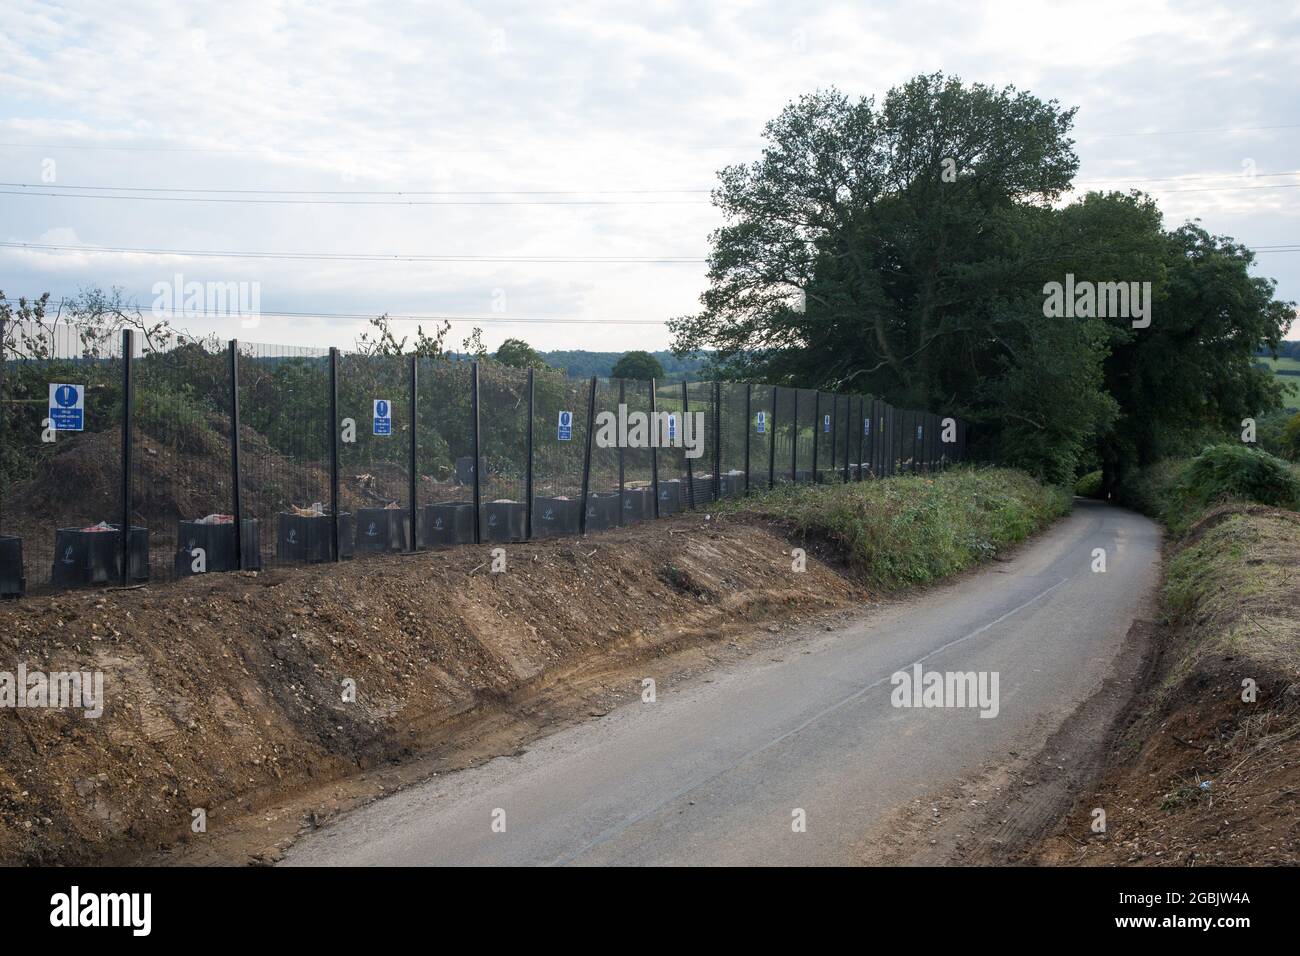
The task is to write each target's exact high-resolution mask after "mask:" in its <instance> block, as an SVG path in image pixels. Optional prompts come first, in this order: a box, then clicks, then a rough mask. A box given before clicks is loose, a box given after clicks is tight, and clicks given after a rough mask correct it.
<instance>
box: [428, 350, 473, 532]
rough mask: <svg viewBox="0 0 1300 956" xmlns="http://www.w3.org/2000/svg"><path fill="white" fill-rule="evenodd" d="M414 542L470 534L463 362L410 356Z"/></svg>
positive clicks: (469, 421)
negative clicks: (413, 380)
mask: <svg viewBox="0 0 1300 956" xmlns="http://www.w3.org/2000/svg"><path fill="white" fill-rule="evenodd" d="M416 380H417V382H418V384H419V389H418V392H417V395H416V442H415V471H416V475H417V482H416V502H417V511H418V515H417V521H416V546H417V547H420V548H435V547H442V546H447V545H453V544H469V543H471V542H473V540H474V528H475V512H474V474H475V469H476V465H475V461H474V429H473V417H472V411H473V409H472V397H473V371H472V368H471V366H470V363H468V362H450V361H447V360H446V359H441V358H430V357H424V356H422V357H421V358H419V359H418V360H417V362H416Z"/></svg>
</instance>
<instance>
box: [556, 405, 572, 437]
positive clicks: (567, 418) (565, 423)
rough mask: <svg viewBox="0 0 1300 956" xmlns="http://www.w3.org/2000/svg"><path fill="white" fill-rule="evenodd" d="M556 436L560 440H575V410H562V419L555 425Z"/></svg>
mask: <svg viewBox="0 0 1300 956" xmlns="http://www.w3.org/2000/svg"><path fill="white" fill-rule="evenodd" d="M555 437H556V438H558V439H559V440H560V441H572V440H573V412H560V421H559V424H558V425H556V427H555Z"/></svg>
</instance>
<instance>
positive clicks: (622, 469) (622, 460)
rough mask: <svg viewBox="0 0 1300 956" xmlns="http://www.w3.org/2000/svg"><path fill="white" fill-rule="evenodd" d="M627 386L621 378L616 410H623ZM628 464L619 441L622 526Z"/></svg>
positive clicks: (619, 510) (620, 522)
mask: <svg viewBox="0 0 1300 956" xmlns="http://www.w3.org/2000/svg"><path fill="white" fill-rule="evenodd" d="M626 388H627V386H626V384H625V383H624V381H623V380H622V379H621V378H620V379H619V380H618V405H619V407H618V408H617V409H616V411H619V412H621V411H622V410H623V405H624V404H625V403H626V402H627V392H626ZM617 434H618V432H617V428H616V429H615V435H617ZM615 440H616V441H617V438H616V439H615ZM626 465H627V458H626V455H625V454H624V448H623V443H622V442H621V441H620V442H619V443H618V525H619V527H620V528H621V527H622V526H623V509H624V508H625V507H626V504H625V502H624V500H623V499H624V497H625V496H626V494H627V492H626V491H625V490H624V487H623V479H624V476H625V475H626V473H627V472H626Z"/></svg>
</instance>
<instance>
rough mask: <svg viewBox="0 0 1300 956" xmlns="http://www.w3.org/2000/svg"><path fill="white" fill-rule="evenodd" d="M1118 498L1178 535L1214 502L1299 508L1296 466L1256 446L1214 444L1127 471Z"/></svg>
mask: <svg viewBox="0 0 1300 956" xmlns="http://www.w3.org/2000/svg"><path fill="white" fill-rule="evenodd" d="M1120 500H1121V501H1122V502H1123V503H1124V504H1126V505H1128V506H1130V507H1133V508H1136V509H1138V510H1139V511H1142V512H1144V513H1146V514H1149V515H1151V516H1152V517H1153V518H1156V519H1158V520H1159V521H1161V522H1162V523H1163V524H1165V525H1166V526H1167V527H1168V528H1169V529H1170V530H1171V531H1172V532H1174V533H1175V534H1182V533H1183V532H1185V531H1186V530H1187V529H1188V528H1190V527H1191V526H1192V525H1193V524H1195V523H1196V522H1197V521H1198V520H1199V519H1200V518H1201V516H1202V515H1204V514H1205V512H1206V511H1207V510H1208V509H1209V508H1212V507H1214V506H1215V505H1217V504H1222V503H1227V502H1246V503H1254V504H1264V505H1271V506H1273V507H1278V508H1288V509H1291V510H1300V468H1297V467H1296V466H1294V465H1289V464H1288V463H1287V462H1285V461H1282V460H1281V459H1279V458H1275V457H1274V456H1272V455H1270V454H1268V453H1267V452H1265V451H1262V450H1260V449H1256V448H1249V447H1246V446H1244V445H1234V444H1223V445H1214V446H1211V447H1209V448H1206V449H1205V450H1203V451H1202V452H1201V453H1200V454H1199V455H1197V456H1195V457H1194V458H1189V459H1188V458H1184V459H1173V458H1170V459H1166V460H1164V461H1162V462H1159V463H1157V464H1155V465H1152V466H1150V467H1147V468H1144V469H1141V470H1139V471H1134V472H1131V473H1130V474H1129V475H1128V476H1127V478H1126V480H1125V482H1124V484H1123V485H1122V486H1121V488H1120Z"/></svg>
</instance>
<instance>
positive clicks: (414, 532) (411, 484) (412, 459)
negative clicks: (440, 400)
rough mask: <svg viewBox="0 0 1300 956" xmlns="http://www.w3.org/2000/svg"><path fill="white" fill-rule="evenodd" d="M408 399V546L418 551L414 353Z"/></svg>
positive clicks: (416, 361)
mask: <svg viewBox="0 0 1300 956" xmlns="http://www.w3.org/2000/svg"><path fill="white" fill-rule="evenodd" d="M410 400H411V423H410V424H411V436H410V444H411V447H410V449H409V452H408V456H407V472H406V480H407V486H406V494H407V498H408V499H409V500H410V504H411V540H410V543H409V547H410V550H412V551H418V550H419V548H420V545H419V542H418V541H417V540H416V539H417V538H418V537H419V534H420V502H419V500H418V497H419V481H418V476H417V475H416V473H415V471H416V461H417V460H418V459H417V455H416V450H417V449H416V438H415V429H416V426H417V425H418V424H419V415H418V413H417V411H416V410H417V409H418V408H419V407H420V359H419V357H418V356H415V355H412V356H411V399H410Z"/></svg>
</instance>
